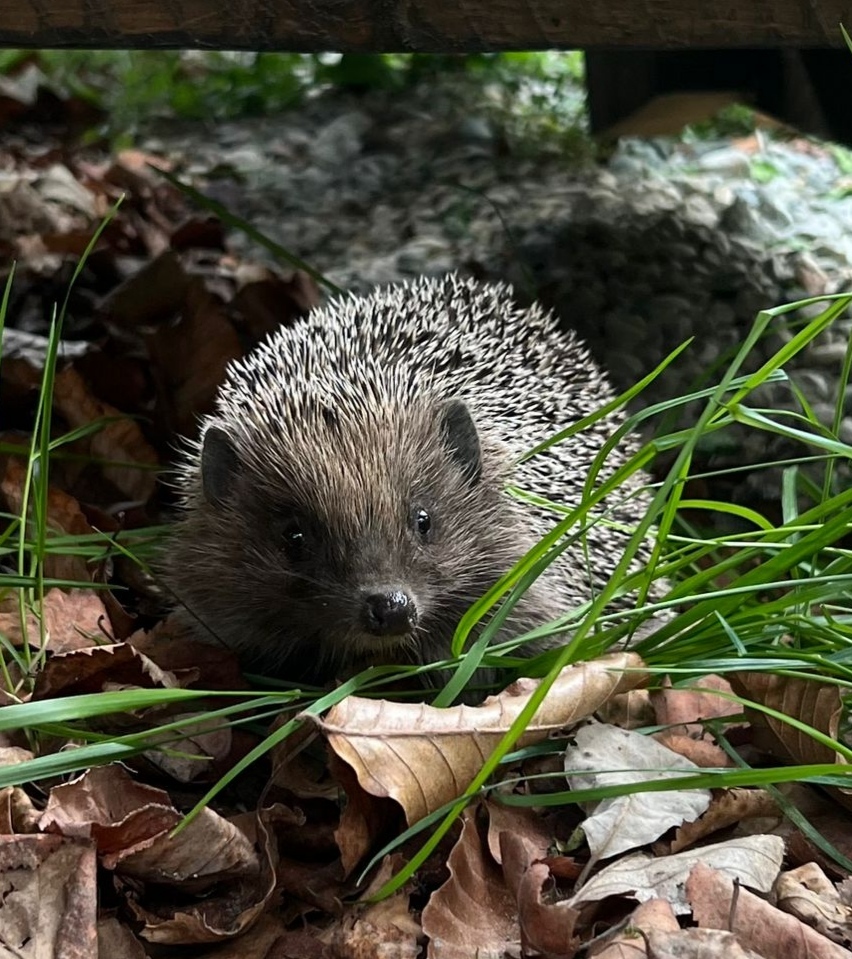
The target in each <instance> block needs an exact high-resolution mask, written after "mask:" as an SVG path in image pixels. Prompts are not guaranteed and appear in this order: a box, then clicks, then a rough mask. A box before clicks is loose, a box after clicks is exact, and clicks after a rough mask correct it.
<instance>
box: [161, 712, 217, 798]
mask: <svg viewBox="0 0 852 959" xmlns="http://www.w3.org/2000/svg"><path fill="white" fill-rule="evenodd" d="M193 716H196V717H198V721H197V722H196V723H193V724H191V725H186V726H184V727H183V728H182V729H181V738H180V739H178V740H175V739H174V738H173V736H174V733H166V734H165V736H164V737H163V739H162V745H164V746H167V747H168V748H167V749H166V750H156V749H152V750H147V751H146V752H145V753H144V756H145V758H146V759H147V760H148V762H149V763H151V765H152V766H155V767H156V768H157V769H161V770H162V771H163V772H164V773H165V774H166V775H167V776H170V777H171V778H172V779H174V780H175V781H176V782H179V783H191V782H194V781H196V780H199V779H203V778H204V777H209V776H210V774H211V771H212V770H213V769H214V767H215V765H216V764H221V763H222V762H223V760H224V759H225V758H226V757H227V756H229V755H230V754H231V750H232V748H233V739H234V735H233V730H232V729H231V727H230V726H223V725H222V723H221V720H219V719H205V716H206V714H205V713H201V712H191V713H171V712H170V713H169V720H170V721H171V722H178V721H180V720H186V719H189V718H191V717H193ZM153 741H154V742H158V740H156V739H155V740H153Z"/></svg>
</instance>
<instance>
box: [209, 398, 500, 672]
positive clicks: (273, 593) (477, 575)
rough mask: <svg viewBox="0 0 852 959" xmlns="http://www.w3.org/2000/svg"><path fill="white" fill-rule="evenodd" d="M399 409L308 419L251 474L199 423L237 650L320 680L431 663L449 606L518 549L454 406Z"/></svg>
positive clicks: (491, 475) (475, 591)
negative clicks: (372, 667)
mask: <svg viewBox="0 0 852 959" xmlns="http://www.w3.org/2000/svg"><path fill="white" fill-rule="evenodd" d="M403 412H405V415H403V413H401V412H400V411H398V410H397V411H394V412H393V414H389V416H388V418H387V421H386V422H379V423H377V422H375V421H373V422H371V423H370V424H367V425H365V423H364V422H363V421H361V422H358V421H352V422H348V421H347V420H346V419H345V417H342V416H329V415H325V416H322V417H318V418H317V420H316V422H315V423H314V424H313V429H312V432H311V433H310V434H309V435H308V436H307V437H306V438H305V439H304V440H303V441H302V442H303V447H304V448H302V449H298V448H293V447H292V446H291V449H290V451H289V454H288V453H284V454H283V455H282V456H281V457H280V458H279V456H278V455H276V457H275V462H276V463H278V462H279V459H280V462H281V463H282V464H284V465H283V466H282V468H280V469H276V470H275V471H274V474H271V473H270V470H269V468H268V460H269V457H268V456H267V463H266V468H265V469H264V465H263V463H262V462H261V461H260V460H253V459H252V458H251V457H250V456H242V457H241V455H240V454H239V453H238V452H237V450H236V448H235V446H234V444H233V443H232V441H231V440H230V438H229V437H228V436H227V435H226V434H225V433H224V431H222V430H220V429H218V428H215V427H213V428H209V429H208V430H207V431H206V433H205V436H204V441H203V452H202V458H201V466H202V487H203V494H204V498H205V500H206V504H205V505H204V507H203V508H204V509H206V510H211V511H212V512H213V514H214V517H215V529H216V535H217V536H218V537H220V538H222V537H224V538H225V539H227V538H229V537H231V536H233V537H234V542H233V543H232V544H231V547H230V548H229V549H228V553H229V555H232V556H235V557H237V560H236V562H237V566H238V567H241V568H238V569H236V570H233V572H234V573H235V574H236V575H237V578H238V579H239V581H240V582H244V583H245V584H246V597H245V602H248V603H250V604H251V607H252V608H251V614H250V615H249V616H247V622H250V623H251V628H252V630H253V635H252V636H251V638H250V640H249V641H246V642H244V643H241V644H240V645H242V646H243V648H246V649H248V650H254V651H258V652H261V653H262V654H263V655H261V656H260V657H258V658H259V661H260V664H261V665H263V666H265V667H266V668H270V665H271V666H272V668H273V669H274V670H275V671H276V672H279V673H280V674H282V675H284V676H292V677H293V678H296V677H303V678H304V677H309V678H318V679H327V678H329V677H330V676H333V675H339V674H340V673H342V672H346V671H348V670H350V669H352V668H356V667H357V666H358V665H360V664H365V663H370V662H373V663H375V662H382V663H387V662H405V661H412V662H423V661H430V660H435V659H440V658H443V657H445V656H447V655H448V654H449V651H450V640H451V638H452V635H453V633H454V631H455V628H456V626H457V625H458V621H459V619H460V618H461V616H462V615H463V613H464V612H465V611H466V610H467V608H468V607H469V606H470V604H471V603H472V602H473V601H474V600H476V599H477V598H478V597H479V596H480V595H482V593H484V592H485V591H486V590H487V589H488V587H489V586H491V585H492V584H493V583H494V582H495V581H496V580H497V579H498V578H499V576H500V575H501V574H502V573H503V572H505V570H506V569H507V568H508V567H509V566H510V565H511V563H512V562H513V561H514V559H516V558H517V557H516V555H515V552H514V551H513V550H512V549H511V547H514V548H515V549H516V548H517V538H516V537H515V536H514V535H507V534H510V529H509V527H510V523H511V516H512V515H513V513H512V512H511V504H510V502H509V501H508V500H507V499H506V498H505V497H504V495H503V493H502V485H503V479H504V476H503V468H504V464H503V462H502V459H501V458H500V457H499V456H497V455H496V454H495V452H494V450H492V449H489V448H487V447H486V448H485V449H483V445H482V444H481V442H480V437H479V435H478V433H477V430H476V427H475V425H474V422H473V419H472V418H471V415H470V413H469V411H468V409H467V407H466V406H465V404H464V403H462V402H460V401H455V400H453V401H449V402H446V403H441V404H437V405H432V406H431V407H429V408H427V409H426V410H423V409H420V410H415V411H413V412H411V411H407V412H406V411H403ZM283 444H284V441H283V440H282V445H283ZM278 452H279V451H278V450H276V454H278ZM229 516H232V517H233V520H234V522H233V523H232V524H230V525H229V524H228V522H227V520H228V517H229ZM511 532H514V531H511ZM237 538H239V540H240V541H239V542H237ZM210 625H211V626H212V628H213V629H214V631H216V624H215V623H212V624H210Z"/></svg>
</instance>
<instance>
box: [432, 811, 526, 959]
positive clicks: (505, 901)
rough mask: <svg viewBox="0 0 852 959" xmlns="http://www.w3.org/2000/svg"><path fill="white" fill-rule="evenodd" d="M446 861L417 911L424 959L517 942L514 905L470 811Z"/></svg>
mask: <svg viewBox="0 0 852 959" xmlns="http://www.w3.org/2000/svg"><path fill="white" fill-rule="evenodd" d="M447 865H448V867H449V870H450V878H449V879H448V880H447V881H446V882H445V883H444V885H443V886H441V888H440V889H438V891H437V892H435V893H433V895H432V897H431V899H430V900H429V902H428V903H427V905H426V907H425V909H424V910H423V931H424V932H425V933H426V935H427V936H428V937H429V951H428V956H429V959H467V957H468V956H472V955H481V956H502V955H504V954H505V952H506V949H507V947H509V946H510V945H512V944H513V943H514V944H517V943H518V942H519V941H520V927H519V925H518V917H517V905H516V903H515V899H514V896H513V895H512V893H511V891H510V890H509V888H508V887H507V885H506V880H505V878H504V876H503V872H502V870H501V869H500V867H499V865H498V864H497V863H496V862H495V861H494V860H493V858H492V857H491V854H490V853H489V851H488V845H487V841H486V839H485V838H484V836H483V834H482V831H481V830H480V827H479V825H478V823H477V816H476V811H475V810H473V809H466V810H465V812H464V813H463V814H462V830H461V835H460V836H459V838H458V841H457V842H456V844H455V846H454V847H453V850H452V852H451V853H450V856H449V860H448V862H447Z"/></svg>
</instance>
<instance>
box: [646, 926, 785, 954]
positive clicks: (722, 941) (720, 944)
mask: <svg viewBox="0 0 852 959" xmlns="http://www.w3.org/2000/svg"><path fill="white" fill-rule="evenodd" d="M648 945H649V946H650V949H651V955H652V956H653V957H654V959H712V957H715V956H718V957H720V959H721V957H723V956H724V959H765V956H766V955H767V954H766V953H758V952H755V951H754V950H752V949H745V948H744V947H743V946H742V944H741V943H740V942H739V941H738V939H737V937H736V936H735V935H733V934H732V933H730V932H725V931H724V930H723V929H679V930H677V932H674V931H672V932H668V931H666V932H659V931H657V930H656V929H652V930H651V932H650V933H649V934H648Z"/></svg>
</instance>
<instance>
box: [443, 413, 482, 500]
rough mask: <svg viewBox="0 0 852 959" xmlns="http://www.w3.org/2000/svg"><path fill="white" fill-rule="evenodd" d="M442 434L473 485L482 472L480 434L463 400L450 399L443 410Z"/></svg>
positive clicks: (445, 442) (454, 457)
mask: <svg viewBox="0 0 852 959" xmlns="http://www.w3.org/2000/svg"><path fill="white" fill-rule="evenodd" d="M441 435H442V437H443V440H444V444H445V445H446V447H447V448H448V449H449V451H450V453H451V454H452V457H453V459H454V460H455V462H456V463H457V464H458V466H460V467H461V471H462V473H463V474H464V476H465V478H466V479H467V480H469V481H470V483H471V485H473V484H475V483H478V482H479V477H480V474H481V473H482V451H481V449H480V446H479V434H478V433H477V432H476V424H475V423H474V422H473V418H472V417H471V415H470V410H469V409H468V408H467V405H466V404H465V403H464V402H463V401H462V400H448V401H447V402H446V403H445V404H444V406H443V408H442V410H441Z"/></svg>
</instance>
